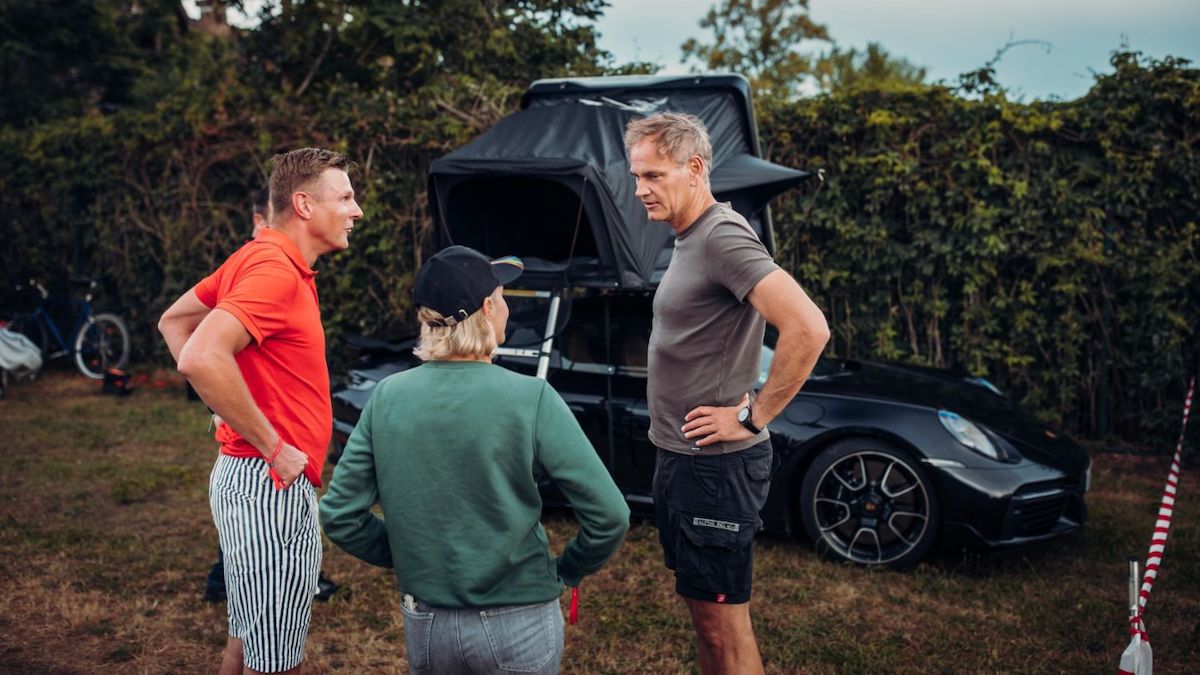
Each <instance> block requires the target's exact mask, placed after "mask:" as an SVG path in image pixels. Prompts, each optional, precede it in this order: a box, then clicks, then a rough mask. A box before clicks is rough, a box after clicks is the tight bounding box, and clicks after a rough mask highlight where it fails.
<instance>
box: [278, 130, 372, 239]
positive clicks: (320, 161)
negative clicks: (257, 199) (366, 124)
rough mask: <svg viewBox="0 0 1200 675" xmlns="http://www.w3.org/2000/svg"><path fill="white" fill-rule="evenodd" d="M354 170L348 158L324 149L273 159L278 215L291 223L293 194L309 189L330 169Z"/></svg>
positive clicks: (289, 154) (297, 151)
mask: <svg viewBox="0 0 1200 675" xmlns="http://www.w3.org/2000/svg"><path fill="white" fill-rule="evenodd" d="M352 168H354V163H353V162H351V161H350V160H349V159H348V158H347V157H346V156H345V155H343V154H341V153H337V152H334V151H332V150H322V149H320V148H300V149H298V150H292V151H291V152H285V153H283V154H279V155H275V156H274V157H272V158H271V177H270V179H269V181H268V184H269V185H270V189H269V192H268V196H269V199H270V202H271V204H270V207H271V208H272V209H273V210H274V215H276V216H280V217H282V218H283V220H284V222H286V221H287V219H288V217H289V215H290V214H291V212H292V195H293V194H295V193H297V192H302V191H304V190H307V189H309V188H310V187H311V186H312V184H313V183H314V182H316V181H317V179H319V178H320V177H321V174H323V173H325V170H326V169H340V170H342V171H345V172H346V173H349V172H350V170H351V169H352Z"/></svg>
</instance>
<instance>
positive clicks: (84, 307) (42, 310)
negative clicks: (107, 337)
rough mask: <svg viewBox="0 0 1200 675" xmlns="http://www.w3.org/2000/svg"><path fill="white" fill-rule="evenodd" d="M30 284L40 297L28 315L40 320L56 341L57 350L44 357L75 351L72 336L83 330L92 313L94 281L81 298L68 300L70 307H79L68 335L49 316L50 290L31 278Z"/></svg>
mask: <svg viewBox="0 0 1200 675" xmlns="http://www.w3.org/2000/svg"><path fill="white" fill-rule="evenodd" d="M30 284H31V285H32V286H33V287H34V288H36V289H37V291H38V293H40V294H41V296H42V298H41V300H39V301H38V304H37V307H35V308H34V309H33V311H32V312H30V313H29V316H30V318H31V319H32V320H33V321H40V322H41V323H42V325H44V326H45V327H46V329H47V330H48V332H49V335H50V336H51V337H52V338H54V341H55V342H56V343H58V350H57V351H55V352H54V353H52V354H46V355H45V357H46V358H57V357H59V356H67V355H73V354H74V353H75V340H74V338H75V336H76V335H78V334H79V331H81V330H83V328H84V327H85V326H86V325H87V324H88V321H89V320H90V319H91V317H92V314H93V311H92V290H93V289H95V287H96V282H95V281H92V282H91V284H90V286H89V287H88V292H87V295H86V296H85V297H84V299H83V300H75V299H71V300H69V302H70V304H71V307H72V308H76V307H77V308H79V311H78V314H77V315H76V317H75V323H74V325H73V326H72V328H71V332H70V333H69V334H68V335H63V333H62V331H61V330H60V329H59V327H58V323H57V322H55V320H54V317H53V316H51V315H50V312H49V311H48V310H47V309H46V304H47V299H48V298H49V297H50V292H49V291H47V290H46V287H45V286H42V285H41V284H40V283H38V282H37V281H34V280H32V279H31V280H30Z"/></svg>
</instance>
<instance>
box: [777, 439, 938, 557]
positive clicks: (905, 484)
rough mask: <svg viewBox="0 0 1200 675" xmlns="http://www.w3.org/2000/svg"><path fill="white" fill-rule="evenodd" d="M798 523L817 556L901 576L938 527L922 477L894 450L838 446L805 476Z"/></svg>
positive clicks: (864, 444)
mask: <svg viewBox="0 0 1200 675" xmlns="http://www.w3.org/2000/svg"><path fill="white" fill-rule="evenodd" d="M800 517H801V520H802V521H803V522H804V529H805V531H807V532H808V536H809V538H810V539H812V541H813V544H814V545H815V546H816V548H817V552H818V553H820V554H821V555H823V556H825V557H826V558H829V559H832V560H842V561H848V562H853V563H857V564H860V565H887V566H889V567H892V568H897V569H899V568H904V567H908V566H911V565H914V564H916V562H917V561H919V560H920V559H921V558H922V557H924V556H925V554H926V553H927V552H928V551H929V547H930V546H932V545H933V541H934V539H935V538H936V537H937V530H938V524H939V522H940V521H939V513H938V502H937V496H936V495H935V494H934V493H933V484H932V483H931V482H930V480H929V476H928V475H927V474H926V473H925V471H924V470H923V469H922V468H921V467H920V465H918V464H917V463H916V462H915V461H913V460H912V458H911V457H910V456H909V455H908V454H907V453H905V452H904V451H902V450H900V449H898V448H896V447H895V446H893V445H891V444H889V443H885V442H883V441H878V440H875V439H866V438H862V439H859V438H852V439H846V440H842V441H838V442H837V443H834V444H833V445H830V446H829V447H827V448H825V449H824V450H822V451H821V454H819V455H817V458H816V459H815V460H814V461H813V463H812V466H810V467H809V469H808V471H807V472H806V473H805V474H804V481H803V483H802V485H801V489H800Z"/></svg>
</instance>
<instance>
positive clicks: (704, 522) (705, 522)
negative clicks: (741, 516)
mask: <svg viewBox="0 0 1200 675" xmlns="http://www.w3.org/2000/svg"><path fill="white" fill-rule="evenodd" d="M692 524H693V525H696V526H699V527H711V528H713V529H716V530H729V531H730V532H741V531H742V526H741V524H740V523H731V522H729V521H727V520H713V519H712V518H692Z"/></svg>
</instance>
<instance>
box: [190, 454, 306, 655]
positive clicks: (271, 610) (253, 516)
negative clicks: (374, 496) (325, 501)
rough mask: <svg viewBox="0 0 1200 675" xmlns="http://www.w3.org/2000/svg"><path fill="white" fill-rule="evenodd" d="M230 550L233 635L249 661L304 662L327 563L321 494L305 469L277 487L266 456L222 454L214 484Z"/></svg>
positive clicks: (212, 496) (220, 529)
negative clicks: (319, 583)
mask: <svg viewBox="0 0 1200 675" xmlns="http://www.w3.org/2000/svg"><path fill="white" fill-rule="evenodd" d="M208 498H209V504H210V505H211V507H212V513H213V522H215V523H216V525H217V535H218V537H219V538H220V541H221V551H222V553H224V555H225V588H226V593H227V594H228V603H229V604H228V608H229V635H230V636H231V637H236V638H239V639H241V641H242V647H243V651H244V654H245V666H246V667H247V668H250V669H253V670H257V671H259V672H277V671H281V670H287V669H289V668H294V667H295V666H297V665H299V663H300V661H301V660H302V659H303V658H304V640H305V638H307V637H308V624H309V619H310V617H311V614H312V601H313V595H315V594H316V592H317V577H318V575H319V574H320V570H321V527H320V524H319V523H318V521H317V494H316V490H315V489H314V488H313V484H312V483H310V482H309V481H308V479H307V478H305V477H304V476H303V475H301V476H300V477H299V478H297V479H296V482H294V483H293V484H292V485H291V486H290V487H289V488H288V489H286V490H282V491H280V490H276V489H275V485H274V484H273V483H272V482H271V478H270V476H269V475H268V473H267V464H266V463H265V462H263V461H262V460H261V459H257V458H248V457H230V456H228V455H225V454H222V455H219V456H218V457H217V463H216V465H214V466H213V471H212V476H211V478H210V479H209V484H208Z"/></svg>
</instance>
